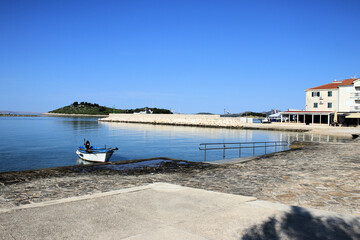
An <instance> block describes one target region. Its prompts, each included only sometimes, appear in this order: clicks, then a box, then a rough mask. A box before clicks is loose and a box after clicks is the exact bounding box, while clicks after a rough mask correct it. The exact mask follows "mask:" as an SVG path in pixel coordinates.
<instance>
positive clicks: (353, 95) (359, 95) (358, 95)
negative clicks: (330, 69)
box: [350, 92, 360, 100]
mask: <svg viewBox="0 0 360 240" xmlns="http://www.w3.org/2000/svg"><path fill="white" fill-rule="evenodd" d="M350 97H351V98H352V99H359V100H360V92H354V93H351V94H350Z"/></svg>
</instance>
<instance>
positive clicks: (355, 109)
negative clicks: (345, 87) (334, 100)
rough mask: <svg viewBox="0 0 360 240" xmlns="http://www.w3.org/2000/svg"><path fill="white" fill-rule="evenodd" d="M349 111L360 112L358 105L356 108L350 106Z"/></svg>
mask: <svg viewBox="0 0 360 240" xmlns="http://www.w3.org/2000/svg"><path fill="white" fill-rule="evenodd" d="M350 111H352V112H360V105H358V106H351V107H350Z"/></svg>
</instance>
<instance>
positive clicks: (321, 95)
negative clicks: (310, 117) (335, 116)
mask: <svg viewBox="0 0 360 240" xmlns="http://www.w3.org/2000/svg"><path fill="white" fill-rule="evenodd" d="M305 92H306V111H335V110H336V111H338V112H344V113H345V112H360V78H351V79H345V80H342V81H333V82H332V83H328V84H325V85H321V86H318V87H313V88H308V89H306V90H305Z"/></svg>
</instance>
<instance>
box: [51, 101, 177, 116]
mask: <svg viewBox="0 0 360 240" xmlns="http://www.w3.org/2000/svg"><path fill="white" fill-rule="evenodd" d="M138 112H148V113H153V114H172V112H171V111H170V110H168V109H162V108H149V107H144V108H136V109H116V108H110V107H105V106H100V105H99V104H97V103H88V102H80V103H79V102H74V103H73V104H71V105H69V106H65V107H62V108H58V109H55V110H53V111H50V112H49V113H57V114H82V115H83V114H86V115H109V114H110V113H138Z"/></svg>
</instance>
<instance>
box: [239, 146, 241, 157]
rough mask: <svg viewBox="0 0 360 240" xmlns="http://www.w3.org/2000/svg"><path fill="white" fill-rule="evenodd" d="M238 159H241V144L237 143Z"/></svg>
mask: <svg viewBox="0 0 360 240" xmlns="http://www.w3.org/2000/svg"><path fill="white" fill-rule="evenodd" d="M239 158H241V143H239Z"/></svg>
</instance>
